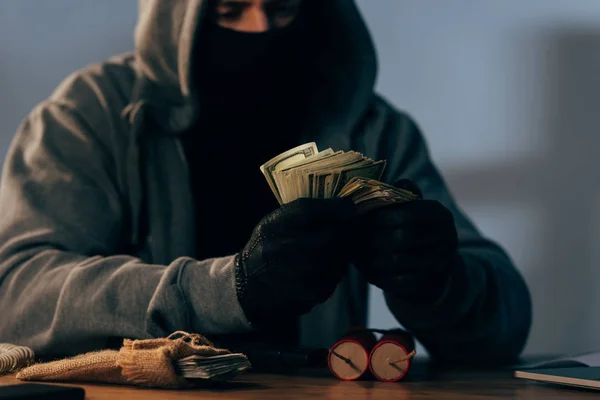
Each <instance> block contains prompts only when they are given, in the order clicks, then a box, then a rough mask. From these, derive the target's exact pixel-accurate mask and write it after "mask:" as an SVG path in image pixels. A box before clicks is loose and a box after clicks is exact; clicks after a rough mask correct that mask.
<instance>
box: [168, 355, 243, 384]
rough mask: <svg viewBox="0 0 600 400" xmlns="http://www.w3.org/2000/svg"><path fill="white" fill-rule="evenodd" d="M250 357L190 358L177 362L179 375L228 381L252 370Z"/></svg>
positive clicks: (188, 377)
mask: <svg viewBox="0 0 600 400" xmlns="http://www.w3.org/2000/svg"><path fill="white" fill-rule="evenodd" d="M250 367H251V365H250V361H248V357H246V355H244V354H241V353H231V354H223V355H218V356H210V357H203V356H190V357H185V358H182V359H180V360H178V361H177V362H176V368H177V370H178V373H179V375H181V376H183V377H184V378H186V379H202V380H212V381H227V380H230V379H233V378H234V377H235V376H237V375H238V374H240V373H241V372H243V371H245V370H246V369H248V368H250Z"/></svg>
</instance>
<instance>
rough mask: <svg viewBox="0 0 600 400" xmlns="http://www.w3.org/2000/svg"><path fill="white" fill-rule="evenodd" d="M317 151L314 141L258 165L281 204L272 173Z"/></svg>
mask: <svg viewBox="0 0 600 400" xmlns="http://www.w3.org/2000/svg"><path fill="white" fill-rule="evenodd" d="M318 152H319V151H318V149H317V144H316V143H314V142H311V143H306V144H303V145H300V146H297V147H294V148H293V149H290V150H288V151H286V152H285V153H282V154H280V155H278V156H276V157H274V158H272V159H271V160H269V161H267V162H266V163H264V164H263V165H262V166H261V167H260V171H261V172H262V173H263V175H264V176H265V178H266V179H267V183H268V184H269V187H270V188H271V190H272V191H273V193H274V194H275V197H276V198H277V201H279V204H282V200H281V195H280V194H279V190H278V189H277V186H276V185H275V182H274V180H273V173H274V172H275V171H278V170H282V169H285V168H287V167H289V166H292V165H294V164H296V163H298V162H301V161H303V160H305V159H306V158H308V157H310V156H313V155H315V154H317V153H318Z"/></svg>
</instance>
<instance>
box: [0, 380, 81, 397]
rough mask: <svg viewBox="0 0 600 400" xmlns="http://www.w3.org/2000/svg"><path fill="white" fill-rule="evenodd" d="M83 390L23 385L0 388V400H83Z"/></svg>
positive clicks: (69, 387)
mask: <svg viewBox="0 0 600 400" xmlns="http://www.w3.org/2000/svg"><path fill="white" fill-rule="evenodd" d="M84 398H85V391H84V390H83V388H79V387H71V386H58V385H44V384H37V383H24V384H21V385H9V386H0V400H30V399H31V400H33V399H36V400H83V399H84Z"/></svg>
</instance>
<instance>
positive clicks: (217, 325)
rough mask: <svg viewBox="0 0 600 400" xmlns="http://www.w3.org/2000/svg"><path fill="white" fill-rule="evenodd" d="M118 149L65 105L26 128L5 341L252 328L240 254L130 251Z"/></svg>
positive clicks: (7, 215)
mask: <svg viewBox="0 0 600 400" xmlns="http://www.w3.org/2000/svg"><path fill="white" fill-rule="evenodd" d="M114 157H115V155H114V154H113V152H110V151H108V150H107V148H106V140H100V139H99V136H98V135H97V134H96V133H95V132H93V130H92V129H91V128H90V125H89V124H88V123H86V121H85V119H84V118H82V117H81V115H80V114H78V113H77V112H76V111H75V109H73V108H71V107H69V105H68V104H63V103H60V102H56V101H48V102H46V103H43V104H42V105H40V106H39V107H37V108H36V109H35V110H34V111H33V112H32V113H31V114H30V115H29V116H28V117H27V118H26V120H25V121H24V123H23V124H22V125H21V127H20V129H19V131H18V133H17V135H16V137H15V139H14V141H13V143H12V145H11V148H10V151H9V154H8V157H7V160H6V162H5V165H4V169H3V176H2V183H1V186H0V310H1V313H0V342H2V341H4V342H12V343H15V344H20V345H26V346H29V347H31V348H33V349H34V351H36V353H38V354H41V355H73V354H77V353H81V352H85V351H89V350H93V349H98V348H104V347H106V346H107V343H108V342H109V341H110V340H111V339H118V338H123V337H128V338H150V337H156V336H165V335H168V334H170V333H172V332H173V331H175V330H188V331H195V332H200V333H204V334H211V333H215V334H217V333H223V332H240V331H245V330H247V329H248V323H247V321H246V319H245V317H244V315H243V312H242V310H241V308H240V306H239V303H238V302H237V298H236V295H235V288H234V276H233V275H234V274H233V272H232V271H233V257H225V258H218V259H212V260H206V261H196V260H193V259H189V258H180V259H177V260H174V261H173V262H172V263H171V264H170V265H149V264H146V263H144V262H143V261H142V260H141V259H139V258H136V257H133V256H129V255H125V254H127V249H126V246H124V245H123V243H126V241H124V240H122V239H123V237H122V236H123V235H124V233H123V232H126V231H127V229H125V227H124V225H125V221H127V207H126V206H124V204H125V203H126V201H125V200H124V198H123V197H124V196H123V194H122V193H120V192H119V190H118V185H117V177H116V175H117V173H116V172H115V166H114V165H115V161H114V159H113V158H114ZM119 254H122V255H119Z"/></svg>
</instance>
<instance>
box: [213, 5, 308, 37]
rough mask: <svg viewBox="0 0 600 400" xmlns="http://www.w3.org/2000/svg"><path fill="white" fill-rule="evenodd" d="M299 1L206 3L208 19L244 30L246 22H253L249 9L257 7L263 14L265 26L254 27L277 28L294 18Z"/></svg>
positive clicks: (223, 25) (297, 10)
mask: <svg viewBox="0 0 600 400" xmlns="http://www.w3.org/2000/svg"><path fill="white" fill-rule="evenodd" d="M301 3H302V0H264V2H258V3H254V2H253V1H251V0H211V1H209V3H208V19H209V21H210V22H212V23H215V24H217V25H219V26H221V27H224V28H228V29H232V30H240V31H246V30H248V29H247V28H246V27H247V26H248V24H250V25H252V23H253V21H251V20H248V19H249V18H252V16H251V13H250V11H251V9H252V8H257V7H258V8H260V12H262V13H263V14H264V17H265V22H266V24H267V26H266V27H265V26H264V25H263V26H261V27H260V28H258V27H256V29H262V30H265V29H267V30H272V29H279V28H284V27H287V26H288V25H290V24H291V23H292V22H293V21H294V20H295V19H296V17H297V16H298V14H299V12H300V5H301ZM255 11H256V10H255ZM243 26H244V27H243Z"/></svg>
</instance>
